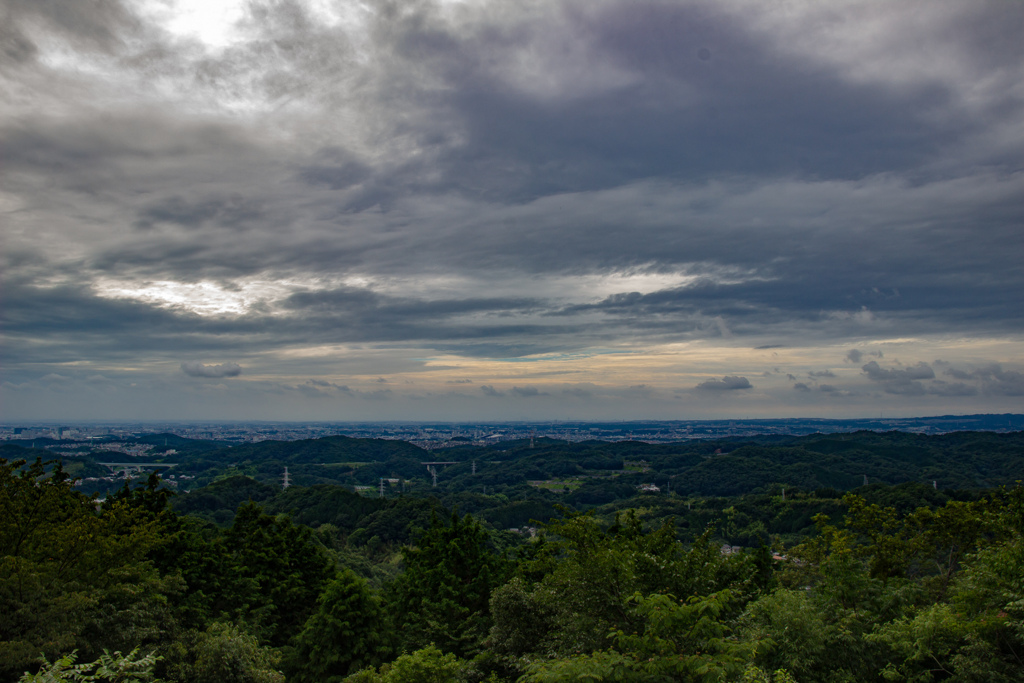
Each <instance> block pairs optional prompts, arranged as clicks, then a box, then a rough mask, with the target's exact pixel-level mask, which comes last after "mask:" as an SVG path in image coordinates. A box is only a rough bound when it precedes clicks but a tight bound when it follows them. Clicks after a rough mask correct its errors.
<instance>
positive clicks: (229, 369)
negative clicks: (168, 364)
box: [181, 361, 242, 377]
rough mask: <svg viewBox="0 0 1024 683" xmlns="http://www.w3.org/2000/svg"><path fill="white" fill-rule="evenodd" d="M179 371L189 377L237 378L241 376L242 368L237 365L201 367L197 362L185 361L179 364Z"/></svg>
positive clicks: (226, 364)
mask: <svg viewBox="0 0 1024 683" xmlns="http://www.w3.org/2000/svg"><path fill="white" fill-rule="evenodd" d="M181 371H182V372H184V373H185V374H186V375H188V376H189V377H238V376H239V375H241V374H242V366H240V365H239V364H238V363H221V364H219V365H203V364H202V363H199V362H197V361H185V362H183V363H182V364H181Z"/></svg>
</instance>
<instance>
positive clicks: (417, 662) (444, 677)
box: [344, 645, 465, 683]
mask: <svg viewBox="0 0 1024 683" xmlns="http://www.w3.org/2000/svg"><path fill="white" fill-rule="evenodd" d="M464 666H465V662H463V661H462V660H460V659H459V658H458V657H456V656H455V655H453V654H451V653H448V654H445V653H443V652H441V651H440V650H439V649H437V648H436V647H434V646H433V645H428V646H427V647H425V648H422V649H420V650H416V651H415V652H412V653H410V654H405V655H402V656H401V657H399V658H398V659H396V660H395V661H394V662H391V663H390V664H384V665H382V666H381V667H380V670H379V671H378V670H374V669H373V668H372V667H371V668H367V669H363V670H362V671H359V672H357V673H355V674H352V675H351V676H349V677H348V678H346V679H344V680H345V683H456V681H458V680H459V674H460V672H461V671H462V670H463V668H464Z"/></svg>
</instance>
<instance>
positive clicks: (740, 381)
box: [695, 375, 753, 391]
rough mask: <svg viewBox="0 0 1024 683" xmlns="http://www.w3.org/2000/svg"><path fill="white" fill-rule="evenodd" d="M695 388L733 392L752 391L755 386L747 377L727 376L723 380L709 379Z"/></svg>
mask: <svg viewBox="0 0 1024 683" xmlns="http://www.w3.org/2000/svg"><path fill="white" fill-rule="evenodd" d="M695 388H696V389H700V390H701V391H733V390H736V389H751V388H753V385H752V384H751V383H750V381H749V380H748V379H747V378H746V377H736V376H732V375H726V376H725V377H723V378H722V379H709V380H707V381H705V382H701V383H700V384H698V385H697V386H696V387H695Z"/></svg>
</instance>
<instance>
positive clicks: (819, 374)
mask: <svg viewBox="0 0 1024 683" xmlns="http://www.w3.org/2000/svg"><path fill="white" fill-rule="evenodd" d="M807 375H808V376H809V377H835V376H836V374H835V373H834V372H832V371H831V370H821V371H818V372H815V371H814V370H811V371H810V372H808V373H807Z"/></svg>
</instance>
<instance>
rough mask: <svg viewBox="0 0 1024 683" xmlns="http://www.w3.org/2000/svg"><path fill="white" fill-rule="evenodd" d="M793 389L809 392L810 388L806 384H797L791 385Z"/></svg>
mask: <svg viewBox="0 0 1024 683" xmlns="http://www.w3.org/2000/svg"><path fill="white" fill-rule="evenodd" d="M793 388H794V389H796V390H797V391H810V390H811V388H810V387H809V386H807V384H805V383H804V382H797V383H796V384H794V385H793Z"/></svg>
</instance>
